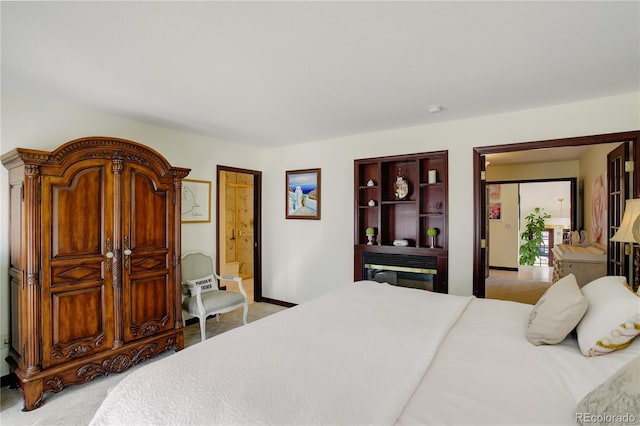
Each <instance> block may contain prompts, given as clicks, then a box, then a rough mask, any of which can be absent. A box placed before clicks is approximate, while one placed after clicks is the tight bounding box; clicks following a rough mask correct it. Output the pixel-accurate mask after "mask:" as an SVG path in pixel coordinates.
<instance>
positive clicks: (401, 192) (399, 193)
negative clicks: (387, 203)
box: [393, 176, 409, 200]
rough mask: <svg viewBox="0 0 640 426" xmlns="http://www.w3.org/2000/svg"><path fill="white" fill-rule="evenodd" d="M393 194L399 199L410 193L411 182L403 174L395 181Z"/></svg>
mask: <svg viewBox="0 0 640 426" xmlns="http://www.w3.org/2000/svg"><path fill="white" fill-rule="evenodd" d="M393 195H395V197H396V198H397V199H398V200H404V199H405V198H407V195H409V182H408V181H407V180H406V179H405V178H404V177H402V176H398V177H397V178H396V181H395V182H394V183H393Z"/></svg>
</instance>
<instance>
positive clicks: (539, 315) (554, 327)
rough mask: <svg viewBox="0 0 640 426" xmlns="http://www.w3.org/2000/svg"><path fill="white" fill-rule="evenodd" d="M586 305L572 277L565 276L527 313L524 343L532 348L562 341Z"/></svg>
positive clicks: (579, 317)
mask: <svg viewBox="0 0 640 426" xmlns="http://www.w3.org/2000/svg"><path fill="white" fill-rule="evenodd" d="M587 306H588V303H587V299H586V298H585V297H584V296H583V295H582V292H581V291H580V287H578V282H577V281H576V277H575V276H574V275H573V274H569V275H567V276H565V277H563V278H561V279H560V280H559V281H557V282H556V283H554V284H553V285H552V286H551V287H549V288H548V289H547V291H545V292H544V294H543V295H542V297H541V298H540V300H538V303H536V305H535V306H534V307H533V309H532V310H531V314H530V315H529V324H528V325H527V332H526V336H527V340H528V341H529V342H531V343H533V344H534V345H543V344H548V345H553V344H556V343H560V342H562V341H563V340H564V338H565V337H567V335H568V334H569V333H571V330H573V329H574V328H575V327H576V325H577V324H578V322H580V319H582V316H583V315H584V313H585V312H586V310H587Z"/></svg>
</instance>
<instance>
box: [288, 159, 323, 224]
mask: <svg viewBox="0 0 640 426" xmlns="http://www.w3.org/2000/svg"><path fill="white" fill-rule="evenodd" d="M285 201H286V218H287V219H312V220H318V219H320V201H321V200H320V169H305V170H288V171H287V172H286V200H285Z"/></svg>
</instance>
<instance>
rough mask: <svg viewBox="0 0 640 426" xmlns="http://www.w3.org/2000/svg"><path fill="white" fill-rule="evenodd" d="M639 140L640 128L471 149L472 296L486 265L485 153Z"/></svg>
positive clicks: (638, 187)
mask: <svg viewBox="0 0 640 426" xmlns="http://www.w3.org/2000/svg"><path fill="white" fill-rule="evenodd" d="M638 139H640V131H638V130H636V131H631V132H619V133H609V134H603V135H592V136H579V137H573V138H563V139H548V140H542V141H534V142H521V143H511V144H504V145H491V146H482V147H474V148H473V212H474V215H473V217H474V219H473V295H474V296H476V297H482V298H484V297H485V276H484V273H485V268H486V260H487V258H486V252H487V249H486V248H485V247H484V244H483V243H486V238H487V227H486V225H485V223H486V217H487V211H486V210H487V209H486V208H485V206H486V199H485V198H486V197H485V196H484V194H485V190H486V181H485V180H484V179H483V175H484V173H481V172H482V171H484V156H485V155H487V154H496V153H500V152H514V151H526V150H532V149H549V148H562V147H568V146H581V145H597V144H603V143H613V142H631V143H632V144H633V146H634V147H636V146H638ZM639 151H640V149H637V148H636V149H633V160H634V162H635V164H638V165H640V152H639ZM632 181H633V198H640V196H639V194H640V172H636V173H634V176H633V180H632Z"/></svg>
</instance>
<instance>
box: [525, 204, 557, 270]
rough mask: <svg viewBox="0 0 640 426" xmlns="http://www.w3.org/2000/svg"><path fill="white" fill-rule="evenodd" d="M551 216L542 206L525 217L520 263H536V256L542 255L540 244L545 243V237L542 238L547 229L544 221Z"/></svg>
mask: <svg viewBox="0 0 640 426" xmlns="http://www.w3.org/2000/svg"><path fill="white" fill-rule="evenodd" d="M550 217H551V215H550V214H549V213H547V212H545V211H544V210H543V209H541V208H540V207H536V208H534V209H533V210H532V211H531V213H529V215H528V216H527V217H525V218H524V222H525V225H524V229H523V231H522V232H521V233H520V239H521V241H522V243H521V245H520V259H519V263H520V265H528V266H533V265H535V263H536V258H537V257H538V256H539V255H540V246H542V245H544V239H543V238H542V233H543V232H544V229H545V226H544V221H545V219H548V218H550Z"/></svg>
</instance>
